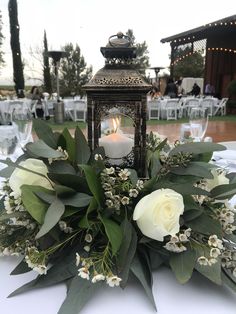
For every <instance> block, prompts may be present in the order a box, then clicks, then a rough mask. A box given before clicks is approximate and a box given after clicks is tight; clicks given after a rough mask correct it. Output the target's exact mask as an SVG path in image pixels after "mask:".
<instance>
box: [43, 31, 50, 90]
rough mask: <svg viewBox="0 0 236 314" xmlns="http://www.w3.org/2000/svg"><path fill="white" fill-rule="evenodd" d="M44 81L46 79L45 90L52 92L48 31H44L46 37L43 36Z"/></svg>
mask: <svg viewBox="0 0 236 314" xmlns="http://www.w3.org/2000/svg"><path fill="white" fill-rule="evenodd" d="M43 45H44V51H43V81H44V88H45V91H46V92H47V93H49V94H51V93H52V81H51V75H50V67H49V58H48V41H47V35H46V31H44V38H43Z"/></svg>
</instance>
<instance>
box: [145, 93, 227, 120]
mask: <svg viewBox="0 0 236 314" xmlns="http://www.w3.org/2000/svg"><path fill="white" fill-rule="evenodd" d="M227 100H228V98H222V100H221V101H220V102H219V103H217V104H216V102H215V100H214V99H211V98H205V99H197V98H190V99H185V100H184V101H183V100H181V99H167V100H165V101H163V100H161V99H157V100H151V101H149V102H148V116H149V120H152V119H158V120H159V119H160V118H163V119H167V120H177V119H178V118H182V117H188V116H189V113H190V111H191V108H194V107H199V106H200V107H202V108H207V109H208V112H209V116H214V115H218V114H220V115H225V114H226V103H227Z"/></svg>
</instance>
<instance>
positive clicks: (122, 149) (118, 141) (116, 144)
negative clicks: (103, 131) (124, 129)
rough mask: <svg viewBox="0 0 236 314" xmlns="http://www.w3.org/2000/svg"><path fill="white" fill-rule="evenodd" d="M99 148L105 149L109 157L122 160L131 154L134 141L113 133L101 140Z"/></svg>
mask: <svg viewBox="0 0 236 314" xmlns="http://www.w3.org/2000/svg"><path fill="white" fill-rule="evenodd" d="M99 146H103V147H104V150H105V154H106V156H107V157H109V158H122V157H124V156H127V155H128V154H129V153H130V152H131V150H132V148H133V146H134V140H133V139H131V138H129V137H127V136H125V135H123V134H120V133H112V134H109V135H107V136H103V137H102V138H100V139H99Z"/></svg>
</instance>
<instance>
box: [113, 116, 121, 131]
mask: <svg viewBox="0 0 236 314" xmlns="http://www.w3.org/2000/svg"><path fill="white" fill-rule="evenodd" d="M112 124H113V129H114V133H116V132H117V130H118V128H119V127H120V119H119V117H116V118H113V119H112Z"/></svg>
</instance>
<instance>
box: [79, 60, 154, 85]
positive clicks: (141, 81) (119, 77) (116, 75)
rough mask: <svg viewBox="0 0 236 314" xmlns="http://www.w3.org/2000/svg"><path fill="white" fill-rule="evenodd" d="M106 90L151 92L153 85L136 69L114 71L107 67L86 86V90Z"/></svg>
mask: <svg viewBox="0 0 236 314" xmlns="http://www.w3.org/2000/svg"><path fill="white" fill-rule="evenodd" d="M104 88H106V89H118V88H119V89H123V90H124V89H126V90H130V89H141V90H143V89H144V90H150V88H151V85H150V84H149V83H148V82H147V81H146V80H145V78H143V77H142V75H141V74H140V73H139V72H138V71H137V70H136V69H134V68H127V69H124V68H123V69H118V68H115V69H112V68H107V67H106V66H105V67H104V68H102V69H100V70H99V71H98V72H97V73H96V74H95V75H94V76H93V78H92V79H91V80H90V81H89V82H88V83H87V84H85V85H84V89H85V90H93V89H104Z"/></svg>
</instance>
